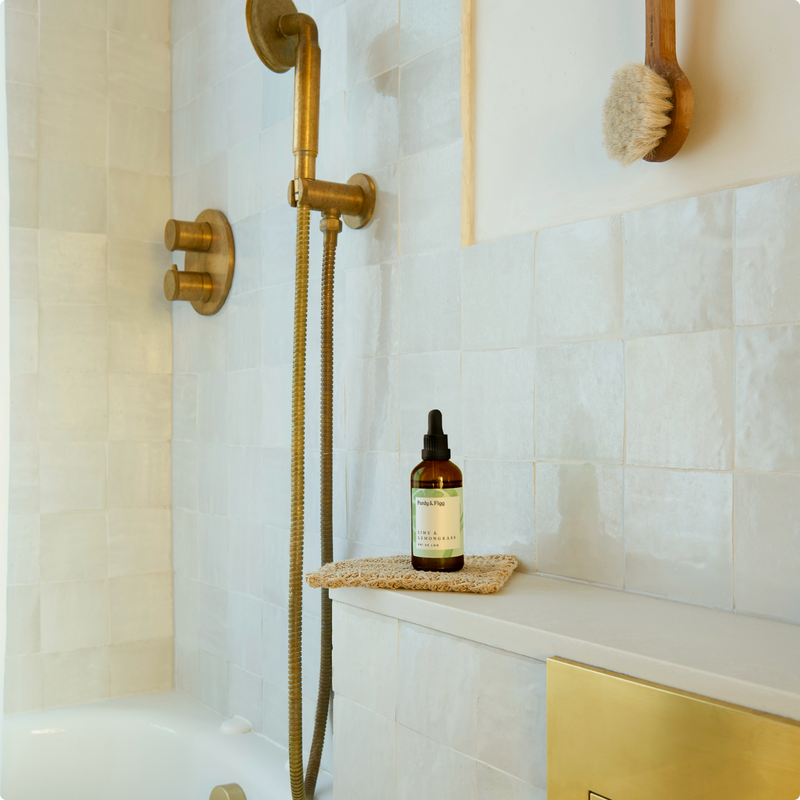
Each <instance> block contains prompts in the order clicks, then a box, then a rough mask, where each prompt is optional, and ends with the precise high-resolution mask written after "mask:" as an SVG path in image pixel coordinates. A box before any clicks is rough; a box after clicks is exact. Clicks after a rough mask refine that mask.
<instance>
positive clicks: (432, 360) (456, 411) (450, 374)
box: [400, 352, 465, 464]
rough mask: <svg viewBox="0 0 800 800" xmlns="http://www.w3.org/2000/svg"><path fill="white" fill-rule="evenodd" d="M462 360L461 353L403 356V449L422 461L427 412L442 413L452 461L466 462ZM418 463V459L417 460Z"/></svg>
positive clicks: (401, 390) (401, 362)
mask: <svg viewBox="0 0 800 800" xmlns="http://www.w3.org/2000/svg"><path fill="white" fill-rule="evenodd" d="M461 360H462V356H461V354H460V353H458V352H453V353H424V354H421V355H411V356H400V450H401V452H402V453H403V454H404V455H405V454H408V453H410V454H411V455H412V456H414V457H415V458H416V459H417V461H419V454H420V450H421V449H422V437H423V435H424V434H425V433H426V432H427V430H428V412H429V411H431V409H434V408H438V409H439V410H440V411H441V412H442V418H443V426H444V432H445V433H446V434H447V435H448V437H449V439H448V444H449V446H450V449H451V450H452V453H453V455H452V460H454V461H458V463H460V464H463V461H462V460H461V459H462V456H463V453H464V441H465V439H464V435H463V423H462V419H463V412H462V399H461ZM415 463H416V462H415Z"/></svg>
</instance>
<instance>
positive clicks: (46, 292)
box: [39, 230, 108, 305]
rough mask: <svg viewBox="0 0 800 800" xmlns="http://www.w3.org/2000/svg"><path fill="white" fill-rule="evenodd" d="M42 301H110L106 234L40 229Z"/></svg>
mask: <svg viewBox="0 0 800 800" xmlns="http://www.w3.org/2000/svg"><path fill="white" fill-rule="evenodd" d="M39 299H40V300H41V302H42V303H75V302H80V303H86V304H100V305H102V304H105V303H107V302H108V239H107V238H106V237H105V236H104V235H99V234H91V233H71V232H68V231H51V230H41V231H39Z"/></svg>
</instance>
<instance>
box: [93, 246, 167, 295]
mask: <svg viewBox="0 0 800 800" xmlns="http://www.w3.org/2000/svg"><path fill="white" fill-rule="evenodd" d="M108 245H109V261H108V302H109V305H139V306H142V305H144V306H148V307H150V308H158V307H161V308H167V307H168V306H169V301H168V300H167V299H166V298H165V297H164V290H163V288H162V287H163V276H164V273H165V272H166V271H167V270H168V269H169V267H170V261H171V259H170V255H171V253H169V252H168V251H167V250H166V249H165V247H164V245H163V242H158V243H156V242H142V241H138V240H135V239H110V240H109V243H108Z"/></svg>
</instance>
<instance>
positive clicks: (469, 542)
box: [463, 458, 536, 572]
mask: <svg viewBox="0 0 800 800" xmlns="http://www.w3.org/2000/svg"><path fill="white" fill-rule="evenodd" d="M463 472H464V485H465V486H468V487H469V491H467V492H466V493H465V494H464V541H465V542H466V544H465V547H466V550H467V552H469V553H475V554H476V555H487V554H490V553H513V554H514V555H516V556H517V558H518V559H519V562H520V569H521V570H522V571H523V572H535V571H536V538H535V536H534V495H533V491H534V486H533V462H532V461H495V460H492V461H490V460H483V459H478V458H467V459H465V462H464V469H463Z"/></svg>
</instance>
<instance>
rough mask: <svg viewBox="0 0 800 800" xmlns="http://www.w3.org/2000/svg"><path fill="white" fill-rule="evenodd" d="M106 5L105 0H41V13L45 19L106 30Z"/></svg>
mask: <svg viewBox="0 0 800 800" xmlns="http://www.w3.org/2000/svg"><path fill="white" fill-rule="evenodd" d="M106 5H107V4H106V3H105V2H103V0H40V3H39V13H40V14H41V15H42V16H43V17H54V18H56V19H60V20H64V21H66V22H75V23H78V24H80V25H88V26H89V27H92V28H98V29H99V30H105V29H106V27H107V23H108V15H107V11H106Z"/></svg>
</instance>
